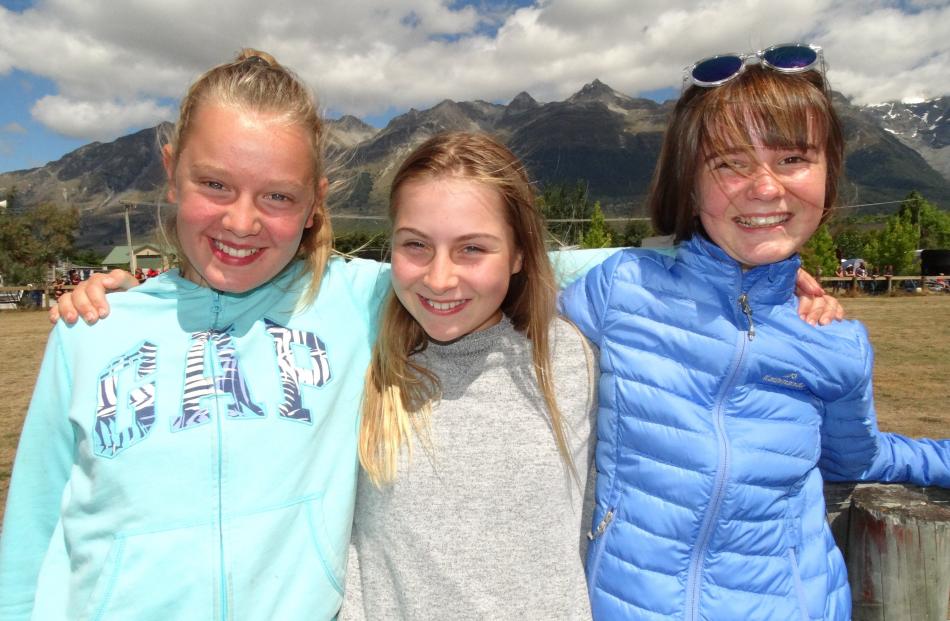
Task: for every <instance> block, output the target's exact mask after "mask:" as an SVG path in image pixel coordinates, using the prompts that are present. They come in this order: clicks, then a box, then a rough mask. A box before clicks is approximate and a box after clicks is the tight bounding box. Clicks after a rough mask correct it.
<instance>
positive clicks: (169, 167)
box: [163, 103, 326, 293]
mask: <svg viewBox="0 0 950 621" xmlns="http://www.w3.org/2000/svg"><path fill="white" fill-rule="evenodd" d="M193 114H194V118H193V120H192V129H191V130H190V132H189V134H188V137H187V141H186V142H185V143H184V147H183V149H182V151H181V153H179V154H178V157H177V160H176V159H175V158H174V154H173V153H172V151H171V149H170V148H169V147H166V149H165V150H164V151H163V161H164V164H165V171H166V174H167V175H168V187H169V189H168V200H169V201H170V202H172V203H177V204H178V215H177V218H176V230H177V233H178V240H179V243H180V245H181V250H182V252H183V253H184V254H185V257H186V258H187V260H188V265H187V266H186V268H185V270H184V274H183V275H184V276H185V277H186V278H188V279H189V280H191V281H192V282H195V283H197V284H201V285H206V286H209V287H212V288H214V289H218V290H220V291H228V292H233V293H240V292H243V291H248V290H250V289H253V288H255V287H258V286H260V285H262V284H264V283H265V282H267V281H268V280H270V279H271V278H273V277H274V276H276V275H277V274H278V273H279V272H280V271H281V270H282V269H283V268H284V267H285V266H286V265H287V264H288V263H289V262H290V261H291V260H292V259H293V257H294V255H295V254H296V252H297V248H298V247H299V245H300V239H301V236H302V235H303V232H304V230H305V229H306V228H309V227H311V226H313V223H314V218H313V214H314V207H315V204H316V202H317V201H319V200H322V195H323V193H324V192H325V188H326V179H322V180H320V182H319V183H316V182H315V181H314V176H313V149H312V146H311V144H310V141H309V139H308V136H307V133H306V132H305V131H304V129H303V128H302V127H300V126H297V125H288V124H287V123H286V122H283V121H281V120H280V119H278V118H276V117H275V116H273V115H268V114H266V113H255V112H245V111H241V110H239V109H237V108H235V107H231V106H224V105H217V104H213V103H208V104H200V105H199V106H198V108H197V110H195V111H194V113H193Z"/></svg>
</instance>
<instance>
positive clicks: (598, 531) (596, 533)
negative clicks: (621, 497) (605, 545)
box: [587, 509, 614, 541]
mask: <svg viewBox="0 0 950 621" xmlns="http://www.w3.org/2000/svg"><path fill="white" fill-rule="evenodd" d="M613 519H614V510H613V509H610V510H608V511H607V513H605V514H604V519H602V520H601V521H600V524H598V525H597V528H595V529H594V530H592V531H587V539H588V540H590V541H593V540H594V539H597V538H598V537H600V536H601V535H603V534H604V531H605V530H607V526H608V525H609V524H610V522H611V521H613Z"/></svg>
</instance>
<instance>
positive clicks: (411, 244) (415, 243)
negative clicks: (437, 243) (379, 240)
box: [400, 239, 426, 251]
mask: <svg viewBox="0 0 950 621" xmlns="http://www.w3.org/2000/svg"><path fill="white" fill-rule="evenodd" d="M400 245H401V246H402V247H403V248H405V249H406V250H409V251H419V250H425V247H426V245H425V244H424V243H422V242H421V241H419V240H417V239H408V240H406V241H404V242H402V244H400Z"/></svg>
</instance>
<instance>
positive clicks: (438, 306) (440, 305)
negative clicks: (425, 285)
mask: <svg viewBox="0 0 950 621" xmlns="http://www.w3.org/2000/svg"><path fill="white" fill-rule="evenodd" d="M424 299H425V301H426V304H428V305H429V306H431V307H432V308H434V309H435V310H440V311H447V310H452V309H453V308H455V307H456V306H459V305H461V304H463V303H464V302H465V300H454V301H452V302H436V301H435V300H430V299H429V298H424Z"/></svg>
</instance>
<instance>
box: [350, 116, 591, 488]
mask: <svg viewBox="0 0 950 621" xmlns="http://www.w3.org/2000/svg"><path fill="white" fill-rule="evenodd" d="M445 177H453V178H459V179H465V180H470V181H472V182H475V183H479V184H484V185H485V186H487V187H490V188H492V189H494V190H495V191H496V192H497V193H498V196H499V197H500V198H501V201H502V204H503V206H504V215H505V220H506V222H507V223H508V225H509V226H511V228H512V230H513V231H514V240H515V246H516V248H517V249H518V250H520V252H521V253H522V269H521V270H520V271H519V272H518V273H516V274H514V275H512V277H511V281H510V284H509V287H508V293H507V295H506V297H505V299H504V301H503V302H502V305H501V310H502V311H503V312H504V314H505V315H506V316H507V317H508V318H509V319H510V320H511V322H512V325H513V326H514V328H515V329H516V330H518V331H520V332H524V333H525V334H526V335H527V337H528V339H530V341H531V345H532V348H531V349H532V359H533V363H534V372H535V377H536V378H537V381H538V387H539V389H540V391H541V394H542V396H543V398H544V403H545V405H546V406H547V411H548V414H549V416H550V422H551V428H552V430H553V432H554V437H555V442H556V444H557V447H558V452H559V453H560V454H561V458H562V459H563V460H564V462H565V463H566V464H567V465H568V466H569V468H570V470H571V471H572V473H573V475H574V478H575V481H576V479H577V472H576V469H575V468H574V463H573V460H572V459H571V453H570V450H569V448H568V445H567V440H566V436H565V431H564V425H563V422H562V417H561V412H560V410H559V409H558V406H557V401H556V398H555V394H554V378H553V375H552V371H551V349H550V339H549V329H550V327H551V322H552V321H553V320H554V318H555V316H556V314H557V310H556V300H557V284H556V281H555V278H554V271H553V269H552V267H551V263H550V261H549V260H548V256H547V252H546V249H545V241H544V240H545V231H546V229H545V226H544V221H543V219H542V217H541V215H540V213H539V212H538V210H537V209H536V207H535V194H534V190H533V189H532V187H531V184H530V182H529V181H528V176H527V173H526V172H525V170H524V166H523V164H522V163H521V162H520V161H519V160H518V158H517V157H515V155H514V154H512V153H511V151H509V150H508V149H507V148H506V147H505V146H504V145H502V144H501V143H499V142H498V141H496V140H494V139H493V138H491V137H490V136H487V135H485V134H480V133H470V132H450V133H443V134H439V135H436V136H434V137H433V138H430V139H429V140H428V141H426V142H425V143H423V144H422V145H420V146H419V147H418V148H417V149H416V150H415V151H413V152H412V153H411V154H410V155H409V156H408V157H407V158H406V160H405V161H404V162H403V163H402V166H401V167H400V168H399V170H398V171H397V172H396V176H395V177H394V179H393V183H392V187H391V189H390V193H389V217H390V220H393V221H394V220H395V216H396V211H397V210H398V207H399V205H398V201H397V200H396V199H397V193H398V191H399V189H400V188H401V187H402V186H403V185H404V184H406V183H408V182H412V181H420V180H421V181H427V180H434V179H439V178H445ZM427 343H428V340H427V336H426V333H425V331H424V330H423V329H422V327H421V326H420V325H419V323H418V322H417V321H416V320H415V319H414V318H413V317H412V315H411V314H409V312H408V311H407V310H406V309H405V308H404V307H403V305H402V304H401V303H400V302H399V300H398V299H397V298H396V296H395V294H393V292H392V291H390V293H389V297H388V299H387V301H386V304H385V307H384V310H383V316H382V318H381V321H380V332H379V337H378V338H377V340H376V345H375V347H374V348H373V356H372V360H371V362H370V367H369V369H368V370H367V373H366V388H365V392H364V395H363V406H362V421H361V424H360V440H359V455H360V463H362V465H363V468H364V469H365V470H366V473H367V475H368V476H369V478H370V480H372V481H373V482H374V483H375V484H376V485H378V486H379V485H383V484H387V483H392V482H393V481H394V480H395V478H396V471H397V466H398V460H399V454H400V452H401V451H402V447H403V446H404V445H405V446H406V449H407V451H408V452H409V455H410V456H411V454H412V435H413V433H415V435H417V436H418V437H419V439H420V440H421V441H422V442H423V445H424V446H426V447H427V448H431V447H429V446H428V442H427V437H428V436H427V431H428V415H429V412H430V409H431V403H432V401H433V400H435V399H437V398H438V397H439V393H440V391H441V388H440V386H439V379H438V377H436V376H435V375H434V374H433V373H432V372H431V371H429V370H428V369H426V368H425V367H424V366H422V365H420V364H418V363H417V362H414V361H413V360H412V355H413V354H416V353H418V352H421V351H423V350H424V349H425V348H426V345H427Z"/></svg>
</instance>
